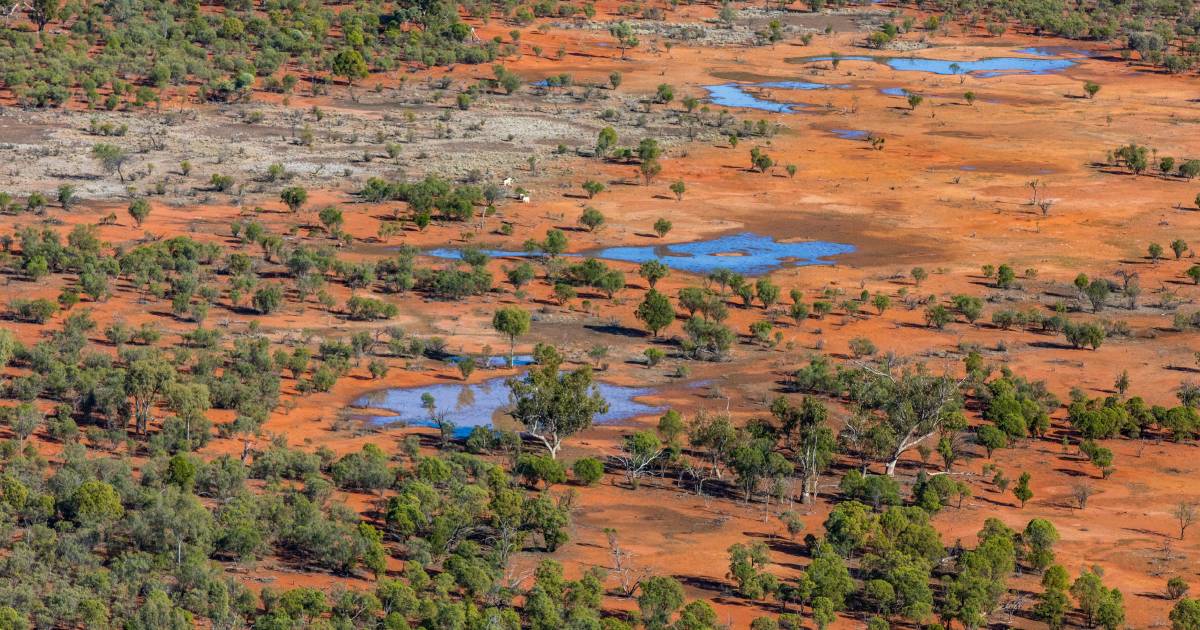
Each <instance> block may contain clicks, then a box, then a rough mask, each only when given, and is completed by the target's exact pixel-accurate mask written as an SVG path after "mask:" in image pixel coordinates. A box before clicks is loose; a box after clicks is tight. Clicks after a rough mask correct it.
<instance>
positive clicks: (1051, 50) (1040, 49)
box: [1013, 46, 1092, 57]
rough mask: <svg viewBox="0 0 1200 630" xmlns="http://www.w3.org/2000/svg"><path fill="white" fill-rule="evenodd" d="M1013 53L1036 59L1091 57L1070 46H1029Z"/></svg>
mask: <svg viewBox="0 0 1200 630" xmlns="http://www.w3.org/2000/svg"><path fill="white" fill-rule="evenodd" d="M1013 52H1015V53H1019V54H1022V55H1034V56H1037V57H1057V56H1058V55H1063V54H1074V55H1082V56H1084V57H1091V56H1092V53H1091V52H1090V51H1087V50H1083V49H1081V48H1071V47H1070V46H1030V47H1029V48H1020V49H1017V50H1014V51H1013Z"/></svg>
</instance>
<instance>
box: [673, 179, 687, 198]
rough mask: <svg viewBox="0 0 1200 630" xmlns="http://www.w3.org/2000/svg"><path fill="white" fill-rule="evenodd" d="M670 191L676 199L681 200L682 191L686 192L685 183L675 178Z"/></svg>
mask: <svg viewBox="0 0 1200 630" xmlns="http://www.w3.org/2000/svg"><path fill="white" fill-rule="evenodd" d="M671 192H673V193H675V200H676V201H683V193H685V192H687V185H685V184H684V183H683V180H676V181H675V182H673V183H672V184H671Z"/></svg>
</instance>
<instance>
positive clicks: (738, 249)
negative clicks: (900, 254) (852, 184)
mask: <svg viewBox="0 0 1200 630" xmlns="http://www.w3.org/2000/svg"><path fill="white" fill-rule="evenodd" d="M852 251H854V246H852V245H846V244H843V243H829V242H826V241H800V242H796V243H781V242H779V241H777V240H775V239H773V238H771V237H769V236H764V235H762V234H755V233H753V232H743V233H741V234H731V235H729V236H722V237H720V238H714V239H711V240H707V241H696V242H693V243H680V244H676V245H666V246H659V247H654V246H650V247H610V248H608V249H605V250H601V251H600V252H599V253H598V254H597V256H598V257H599V258H608V259H611V260H624V261H627V262H635V263H643V262H646V261H648V260H654V259H658V260H661V261H662V262H663V263H664V264H666V265H667V266H668V267H670V268H672V269H677V270H679V271H687V272H691V273H699V274H707V273H710V272H712V271H715V270H717V269H729V270H730V271H735V272H737V273H740V274H744V275H748V276H754V275H761V274H764V273H768V272H770V271H774V270H776V269H779V268H780V267H783V266H785V265H788V264H791V265H820V264H831V261H828V260H825V259H826V258H829V257H830V256H836V255H838V254H848V253H850V252H852Z"/></svg>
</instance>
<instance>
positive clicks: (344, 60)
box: [0, 0, 527, 109]
mask: <svg viewBox="0 0 1200 630" xmlns="http://www.w3.org/2000/svg"><path fill="white" fill-rule="evenodd" d="M458 6H459V5H458V3H455V2H445V1H436V2H432V3H427V4H424V5H422V6H420V7H407V6H393V5H391V4H388V3H371V4H367V5H363V6H360V7H355V8H354V9H353V10H351V11H341V10H335V8H334V7H332V6H329V5H326V4H324V3H319V2H313V3H271V4H270V5H269V6H266V7H264V10H263V11H259V10H258V8H257V7H256V6H255V5H254V4H253V3H250V2H235V3H232V4H227V5H224V6H223V10H221V11H215V12H210V11H203V10H201V7H200V5H199V4H198V3H184V4H179V3H173V2H160V1H155V2H147V3H140V4H128V3H127V4H123V5H120V6H115V7H100V6H93V5H87V4H86V3H78V2H66V3H64V2H62V1H61V0H41V1H39V2H34V3H30V4H28V5H25V8H26V15H27V17H28V18H29V19H30V21H31V22H33V24H34V25H36V27H37V32H36V33H34V32H29V31H30V29H29V28H28V27H27V23H23V22H21V21H10V22H9V23H8V24H6V25H5V26H4V28H2V29H0V40H2V41H3V42H4V45H3V46H2V47H0V48H3V53H2V54H0V71H2V72H3V74H4V76H5V84H6V86H7V87H8V88H9V89H10V90H12V92H13V94H14V95H15V96H16V97H17V98H18V100H19V101H20V102H22V103H23V104H27V105H33V106H58V105H62V104H63V103H66V102H67V101H69V100H71V99H72V98H73V97H74V96H75V95H78V97H79V98H80V99H81V100H82V101H84V102H86V103H87V104H88V105H89V106H91V107H106V108H108V109H116V108H118V107H121V106H122V105H123V104H129V105H131V106H144V105H147V104H149V103H153V102H157V101H161V99H162V98H163V96H164V92H166V91H168V90H175V91H177V92H179V93H186V90H187V89H188V86H189V85H199V86H200V87H199V88H198V89H197V92H196V94H197V96H198V97H200V98H203V99H213V100H224V101H229V100H237V99H240V98H242V97H244V96H245V95H246V94H247V93H248V92H249V91H250V90H251V89H253V88H254V87H255V85H256V84H259V85H261V86H262V87H263V88H266V89H270V90H276V91H290V90H292V89H294V88H295V87H296V85H297V83H298V77H297V76H296V74H293V73H296V72H298V73H300V74H301V75H302V76H304V78H307V79H308V80H309V81H310V82H311V84H312V89H313V91H314V92H317V91H320V90H322V89H324V86H325V85H326V84H327V82H328V81H329V80H330V79H329V77H331V76H332V77H338V78H341V79H344V80H345V81H347V82H348V83H351V84H353V83H354V82H355V81H357V80H359V79H362V78H364V77H366V76H367V74H368V73H369V72H370V71H372V70H375V71H388V70H393V69H396V68H398V67H400V66H401V65H402V64H403V63H406V62H409V63H420V64H424V65H428V66H432V65H445V64H454V63H486V62H490V61H492V60H494V59H495V58H496V57H497V56H498V55H499V54H500V53H501V47H500V45H499V44H498V43H496V42H494V41H486V42H476V41H473V39H472V38H471V36H470V35H471V29H470V27H469V26H467V25H466V24H465V23H463V22H462V21H461V19H460V17H459V11H458ZM497 8H500V9H502V11H503V12H504V13H505V14H506V15H510V14H513V13H514V12H515V11H517V7H516V5H515V4H511V5H504V6H503V7H497ZM524 10H527V9H524ZM491 11H492V7H491V5H488V7H487V8H486V9H484V11H483V15H488V14H490V13H491Z"/></svg>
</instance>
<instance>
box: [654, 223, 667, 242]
mask: <svg viewBox="0 0 1200 630" xmlns="http://www.w3.org/2000/svg"><path fill="white" fill-rule="evenodd" d="M670 231H671V222H670V221H668V220H666V219H658V220H657V221H655V222H654V233H655V234H657V235H658V238H663V237H665V236H666V235H667V232H670Z"/></svg>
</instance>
